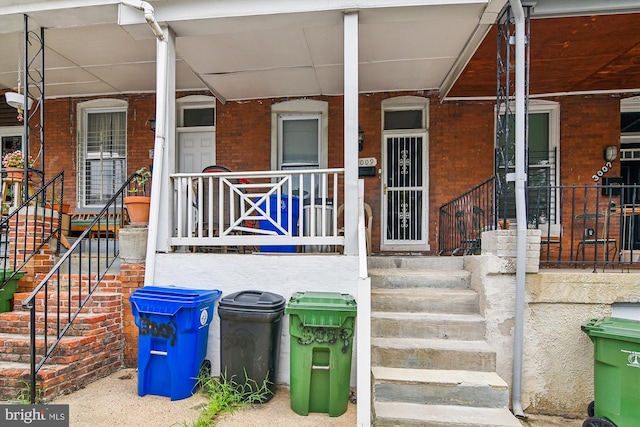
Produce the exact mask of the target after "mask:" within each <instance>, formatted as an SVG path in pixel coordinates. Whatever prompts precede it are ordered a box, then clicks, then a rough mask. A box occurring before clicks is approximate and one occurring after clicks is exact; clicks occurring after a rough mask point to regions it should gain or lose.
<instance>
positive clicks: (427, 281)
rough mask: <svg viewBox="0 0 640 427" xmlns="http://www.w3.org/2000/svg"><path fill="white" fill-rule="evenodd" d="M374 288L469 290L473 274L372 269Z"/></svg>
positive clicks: (370, 271)
mask: <svg viewBox="0 0 640 427" xmlns="http://www.w3.org/2000/svg"><path fill="white" fill-rule="evenodd" d="M369 276H370V277H371V287H372V288H420V287H426V288H451V289H469V288H470V287H471V273H470V272H468V271H464V270H459V271H443V270H425V269H420V270H416V269H406V270H405V269H378V268H376V269H370V270H369Z"/></svg>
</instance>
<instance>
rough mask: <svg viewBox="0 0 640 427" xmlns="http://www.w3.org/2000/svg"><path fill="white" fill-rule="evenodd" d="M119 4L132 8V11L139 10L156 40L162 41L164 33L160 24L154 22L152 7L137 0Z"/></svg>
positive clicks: (126, 0)
mask: <svg viewBox="0 0 640 427" xmlns="http://www.w3.org/2000/svg"><path fill="white" fill-rule="evenodd" d="M120 3H121V4H123V5H125V6H129V7H132V8H134V9H138V10H141V11H142V12H143V13H144V19H145V20H146V21H147V24H149V26H150V27H151V31H153V34H155V36H156V37H157V39H158V40H160V41H163V40H164V32H163V31H162V28H160V24H158V21H156V17H155V15H154V11H153V6H151V5H150V4H149V3H147V2H146V1H139V0H120Z"/></svg>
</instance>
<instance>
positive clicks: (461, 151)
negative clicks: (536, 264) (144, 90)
mask: <svg viewBox="0 0 640 427" xmlns="http://www.w3.org/2000/svg"><path fill="white" fill-rule="evenodd" d="M193 94H206V92H190V93H181V94H179V97H180V96H185V95H193ZM404 95H412V96H422V97H428V98H429V99H430V107H429V138H428V139H429V141H428V142H429V156H430V157H429V197H430V198H429V231H430V236H429V240H430V243H431V247H432V250H433V251H435V250H436V248H437V242H436V239H437V232H438V229H437V228H438V208H439V207H440V205H442V204H443V203H445V202H447V201H449V200H450V199H452V198H453V197H456V196H458V195H460V194H461V193H463V192H465V191H467V190H469V189H470V188H471V187H472V186H474V185H477V184H479V183H480V182H482V181H483V180H485V179H487V178H488V177H490V176H491V175H492V174H493V146H494V120H495V117H494V104H495V103H494V102H492V101H466V102H462V101H448V102H440V100H439V99H438V97H437V94H434V93H424V92H393V93H373V94H363V95H361V96H360V99H359V109H360V111H359V125H360V126H361V127H362V129H363V130H364V132H365V142H364V149H363V151H362V152H360V153H359V156H360V157H375V158H376V159H378V168H381V167H382V164H381V163H382V152H381V147H382V131H381V129H382V101H383V100H384V99H387V98H392V97H397V96H404ZM118 98H119V99H126V100H127V101H128V103H129V110H128V150H129V153H128V156H129V157H128V168H129V170H128V172H129V173H133V172H134V171H135V170H136V169H138V168H139V167H140V166H144V165H148V164H150V163H151V160H150V159H149V150H150V149H151V148H153V144H154V139H153V133H152V132H151V131H150V130H149V120H150V119H152V118H153V117H154V116H155V98H154V95H153V94H138V95H127V96H122V97H118ZM311 99H317V100H323V101H326V102H327V103H328V107H329V135H328V138H329V156H328V157H329V167H342V166H343V148H342V141H343V126H344V124H343V122H344V120H343V112H342V109H343V97H342V96H324V97H322V96H320V97H311ZM86 100H87V98H78V99H75V98H74V99H59V100H50V101H47V122H46V137H47V149H46V158H47V173H48V174H52V173H54V172H58V171H59V170H60V169H64V170H65V181H66V185H65V190H66V193H65V202H67V203H71V204H72V205H73V203H74V200H75V190H74V187H75V184H74V183H75V179H76V174H75V170H76V163H77V159H76V132H77V129H76V125H77V118H76V110H77V104H78V103H79V102H83V101H86ZM284 100H286V99H284V98H271V99H259V100H247V101H238V102H235V101H229V102H227V103H225V104H218V107H217V113H216V125H217V128H216V146H217V153H216V157H217V160H216V162H217V163H218V164H220V165H224V166H226V167H228V168H229V169H231V170H235V171H241V170H268V169H270V167H271V106H272V105H273V104H274V103H278V102H282V101H284ZM548 100H551V101H556V102H559V103H560V104H561V112H560V120H561V129H560V137H561V144H560V145H561V155H560V162H561V165H562V171H561V175H560V182H561V183H562V184H589V183H592V182H593V181H592V180H591V176H592V175H593V174H594V173H595V172H596V171H597V170H598V169H600V168H601V167H602V165H603V159H602V151H603V150H604V147H606V146H607V145H611V144H614V145H617V144H618V143H619V126H620V113H619V112H620V109H619V97H618V96H617V95H599V96H567V97H557V98H549V99H548ZM619 171H620V163H619V161H616V162H614V168H613V170H611V171H610V172H609V173H608V175H609V176H617V175H618V174H619ZM363 179H364V182H365V200H366V201H367V202H368V203H369V204H370V205H371V207H372V209H373V218H374V222H373V225H374V226H373V233H372V234H373V236H372V237H373V249H374V251H376V250H377V249H378V248H379V244H380V229H381V227H380V211H381V207H380V200H381V192H382V183H381V181H380V175H377V176H374V177H365V178H363Z"/></svg>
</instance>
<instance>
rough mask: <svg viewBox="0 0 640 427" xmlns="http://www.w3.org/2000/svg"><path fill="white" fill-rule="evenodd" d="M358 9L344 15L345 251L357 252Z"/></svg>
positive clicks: (352, 253) (345, 252)
mask: <svg viewBox="0 0 640 427" xmlns="http://www.w3.org/2000/svg"><path fill="white" fill-rule="evenodd" d="M357 224H358V12H347V13H345V14H344V254H345V255H357V254H358V230H357V227H356V225H357Z"/></svg>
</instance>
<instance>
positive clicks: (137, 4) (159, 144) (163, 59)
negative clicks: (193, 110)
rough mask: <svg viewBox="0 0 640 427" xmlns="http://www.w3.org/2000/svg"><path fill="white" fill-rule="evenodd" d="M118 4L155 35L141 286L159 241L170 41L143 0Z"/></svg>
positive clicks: (150, 275) (149, 278)
mask: <svg viewBox="0 0 640 427" xmlns="http://www.w3.org/2000/svg"><path fill="white" fill-rule="evenodd" d="M121 3H122V4H123V5H126V6H130V7H133V8H135V9H139V10H142V11H143V12H144V18H145V20H146V21H147V23H148V24H149V26H150V27H151V30H152V31H153V34H155V36H156V39H157V41H156V139H155V143H154V149H153V174H154V175H155V176H156V177H157V178H156V179H155V180H153V181H151V207H150V211H149V229H148V238H147V254H146V258H145V275H144V285H145V286H149V285H151V284H153V282H154V271H155V261H156V257H155V254H156V245H157V243H158V222H159V220H158V218H159V212H160V190H161V184H162V173H163V165H164V148H165V140H166V135H165V130H166V124H167V117H166V116H167V90H166V89H167V61H168V57H169V54H168V50H169V46H168V45H169V43H168V41H167V40H166V37H165V35H164V31H162V28H161V27H160V25H159V24H158V22H157V21H156V19H155V16H154V11H153V7H152V6H151V5H150V4H149V3H147V2H144V1H131V0H121Z"/></svg>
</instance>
